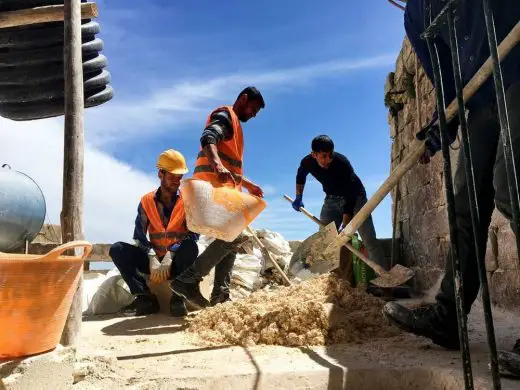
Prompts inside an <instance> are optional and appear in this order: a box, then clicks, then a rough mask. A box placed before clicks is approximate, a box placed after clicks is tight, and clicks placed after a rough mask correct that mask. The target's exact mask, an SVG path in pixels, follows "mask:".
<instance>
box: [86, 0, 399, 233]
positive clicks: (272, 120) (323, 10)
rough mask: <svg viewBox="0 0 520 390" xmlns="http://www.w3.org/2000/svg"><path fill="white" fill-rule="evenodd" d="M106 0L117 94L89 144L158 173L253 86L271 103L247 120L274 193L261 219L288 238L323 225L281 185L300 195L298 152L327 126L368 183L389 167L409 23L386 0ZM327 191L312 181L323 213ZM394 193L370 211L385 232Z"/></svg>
mask: <svg viewBox="0 0 520 390" xmlns="http://www.w3.org/2000/svg"><path fill="white" fill-rule="evenodd" d="M97 3H98V6H99V9H100V17H99V22H100V24H101V27H102V32H101V34H100V36H99V37H100V38H101V39H103V40H104V43H105V50H104V54H105V55H106V56H107V58H108V61H109V67H108V70H109V71H110V72H111V74H112V85H113V87H114V89H115V91H116V96H115V98H114V99H113V100H112V101H111V102H109V103H107V104H105V105H103V106H101V107H99V108H96V109H91V110H87V111H88V115H87V120H86V139H87V142H89V144H90V145H93V147H95V148H97V149H99V150H101V151H102V152H104V153H106V154H109V155H110V156H112V157H114V158H115V159H117V160H119V161H121V162H123V163H125V164H128V165H129V166H131V167H132V168H133V169H136V170H140V171H144V172H147V173H150V174H153V173H154V171H155V167H154V163H155V160H156V158H157V155H158V154H159V153H160V152H161V151H163V150H165V149H167V148H174V149H177V150H180V151H181V152H182V153H183V154H184V155H185V156H186V158H187V160H188V161H189V163H190V169H193V162H194V157H195V155H196V153H197V152H198V149H199V137H200V134H201V131H202V128H203V124H204V121H205V119H206V116H207V115H208V113H209V111H210V110H211V109H212V108H214V107H216V106H218V105H221V104H232V103H233V101H234V99H235V97H236V95H237V93H238V92H239V91H240V90H241V89H242V88H243V87H244V86H246V85H248V84H253V85H255V86H256V87H257V88H259V89H260V90H261V92H262V94H263V95H264V98H265V101H266V108H265V110H263V111H261V112H260V114H259V115H258V116H257V117H256V118H255V119H253V120H251V121H249V122H248V123H247V124H245V125H244V130H245V137H246V146H245V162H244V164H245V172H246V176H248V177H249V178H250V179H252V180H253V181H255V182H257V183H259V184H260V185H262V186H263V187H264V189H265V190H266V195H267V196H266V199H267V201H268V203H269V206H268V208H267V209H266V210H265V211H264V213H263V214H262V215H261V216H260V217H259V219H258V220H257V221H256V223H255V226H256V227H266V228H269V229H272V230H277V231H279V232H281V233H282V234H283V235H284V236H286V238H290V239H296V238H304V237H305V236H306V235H308V234H310V233H312V232H313V231H314V230H315V229H316V227H315V226H314V225H313V223H312V222H311V221H308V220H306V219H305V217H304V216H303V215H299V214H297V213H296V212H294V211H292V209H291V208H290V205H289V204H288V203H287V202H286V201H284V200H283V199H281V196H282V195H283V193H288V194H290V195H291V196H292V195H294V181H295V172H296V169H297V167H298V164H299V161H300V159H301V158H302V157H303V156H305V155H306V154H307V153H308V152H309V151H310V142H311V140H312V138H313V137H314V136H316V135H318V134H328V135H329V136H331V137H332V139H333V140H334V142H335V144H336V150H337V151H338V152H340V153H343V154H345V155H346V156H347V157H348V158H349V159H350V160H351V162H352V164H353V166H354V169H355V170H356V172H357V174H358V175H359V176H360V178H361V180H362V181H363V182H364V183H365V186H366V188H367V191H368V192H369V194H370V193H372V192H373V191H374V190H375V189H376V188H377V187H378V185H380V184H381V182H382V181H383V180H384V179H385V177H386V176H387V175H388V173H389V161H390V145H391V140H390V137H389V130H388V123H387V110H386V108H385V107H384V104H383V86H384V80H385V77H386V75H387V74H388V72H390V71H392V70H394V68H395V65H394V64H395V60H396V58H397V55H398V53H399V50H400V48H401V44H402V41H403V37H404V29H403V21H402V18H403V14H402V11H400V10H398V9H397V8H395V7H392V6H391V5H390V4H389V3H387V2H386V1H383V0H377V1H376V0H365V1H363V2H353V1H348V2H345V1H339V0H338V1H336V0H334V1H327V2H323V3H322V2H318V1H292V0H290V1H272V0H264V1H262V2H247V1H238V0H233V1H226V2H215V1H209V0H204V1H190V2H173V1H171V0H162V1H158V0H154V1H151V0H148V1H143V0H139V1H137V0H130V1H104V0H103V1H98V2H97ZM322 4H323V5H322ZM324 4H326V6H324ZM129 185H131V183H129ZM322 200H323V192H322V189H321V185H320V184H319V183H317V182H315V181H314V180H308V183H307V187H306V190H305V196H304V203H305V205H306V206H307V208H308V209H310V210H311V211H312V212H314V213H315V214H317V215H319V211H320V207H321V203H322ZM390 204H391V202H390V199H389V197H388V198H387V199H386V200H385V201H384V203H383V204H382V205H381V206H380V207H379V208H378V209H377V210H376V211H375V212H374V220H375V224H376V230H377V231H378V236H379V237H390V236H391V221H390V215H391V213H390Z"/></svg>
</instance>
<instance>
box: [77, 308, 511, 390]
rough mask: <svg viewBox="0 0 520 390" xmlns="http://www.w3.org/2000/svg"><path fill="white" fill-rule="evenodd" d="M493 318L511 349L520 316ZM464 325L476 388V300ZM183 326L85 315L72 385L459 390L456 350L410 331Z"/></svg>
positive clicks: (481, 381)
mask: <svg viewBox="0 0 520 390" xmlns="http://www.w3.org/2000/svg"><path fill="white" fill-rule="evenodd" d="M494 316H495V328H496V333H497V342H498V345H499V348H505V349H510V348H511V346H512V345H513V343H514V341H515V339H516V338H517V337H520V332H519V331H518V330H519V329H518V324H520V318H519V317H517V316H515V315H513V314H511V313H506V312H503V311H500V310H498V309H495V311H494ZM469 326H470V333H469V335H470V342H471V348H472V364H473V375H474V377H475V387H476V388H481V389H488V388H491V384H490V377H491V375H490V372H489V371H488V368H487V345H486V336H485V331H484V326H483V314H482V310H481V308H480V307H479V306H477V307H475V308H474V310H473V312H472V315H471V318H470V324H469ZM185 328H186V323H185V322H184V321H183V320H176V319H173V318H171V317H169V316H167V315H164V314H158V315H152V316H148V317H138V318H120V317H119V318H118V317H110V316H103V317H97V318H90V319H86V320H85V322H84V323H83V329H82V339H81V342H80V344H79V345H78V355H79V361H80V362H81V363H82V365H83V367H84V373H85V374H86V377H85V378H84V379H83V380H81V381H79V382H78V383H77V384H76V385H75V386H74V388H75V389H107V388H111V389H114V388H123V387H126V388H129V387H130V388H138V389H162V388H164V389H167V388H168V389H171V388H178V389H187V388H190V389H202V388H222V389H225V388H231V387H235V388H275V387H276V388H278V389H279V388H316V389H317V388H320V389H321V388H323V389H336V388H345V387H348V388H349V389H358V388H359V389H361V388H366V389H369V388H370V389H412V388H413V389H416V388H417V389H425V388H446V389H451V388H453V389H458V388H463V385H462V382H461V381H462V370H461V364H460V354H459V352H449V351H445V350H443V349H441V348H439V347H436V346H435V345H433V344H431V343H430V342H429V341H428V340H426V339H423V338H419V337H414V336H411V335H404V334H403V335H400V336H397V337H394V338H391V339H383V340H373V341H368V342H366V343H364V344H356V345H335V346H330V347H309V348H287V347H267V346H257V347H254V348H243V347H213V348H202V347H199V346H197V345H194V344H193V342H192V340H191V337H190V335H189V334H187V333H186V332H185V331H184V329H185ZM346 367H347V368H348V370H347V369H345V368H346ZM347 373H348V374H347ZM295 378H296V379H295ZM289 379H290V382H287V384H286V386H284V385H283V383H284V382H283V381H284V380H289ZM376 379H377V380H379V382H377V381H376ZM425 381H427V382H428V383H426V382H425ZM376 382H377V383H376ZM273 383H276V386H273ZM237 386H238V387H237ZM270 386H272V387H270ZM287 386H288V387H287ZM502 387H503V388H504V389H519V388H520V381H512V380H505V379H504V380H502Z"/></svg>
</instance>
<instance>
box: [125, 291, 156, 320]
mask: <svg viewBox="0 0 520 390" xmlns="http://www.w3.org/2000/svg"><path fill="white" fill-rule="evenodd" d="M158 311H159V301H158V300H157V297H156V296H155V295H152V294H142V295H137V296H136V297H135V298H134V300H133V301H132V303H130V304H129V305H127V306H125V307H123V308H122V309H121V313H122V314H123V315H125V316H129V317H131V316H145V315H148V314H154V313H157V312H158Z"/></svg>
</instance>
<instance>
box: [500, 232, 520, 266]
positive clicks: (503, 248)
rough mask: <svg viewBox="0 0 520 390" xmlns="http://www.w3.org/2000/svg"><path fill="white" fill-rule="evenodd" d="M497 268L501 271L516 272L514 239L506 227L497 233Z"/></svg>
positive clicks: (516, 258)
mask: <svg viewBox="0 0 520 390" xmlns="http://www.w3.org/2000/svg"><path fill="white" fill-rule="evenodd" d="M497 247H498V254H497V259H498V267H499V268H500V269H503V270H518V269H520V267H519V264H518V254H517V249H516V238H515V235H514V233H513V231H512V230H511V229H510V228H509V226H508V225H506V226H503V227H502V228H500V229H499V230H498V231H497Z"/></svg>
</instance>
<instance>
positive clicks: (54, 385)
mask: <svg viewBox="0 0 520 390" xmlns="http://www.w3.org/2000/svg"><path fill="white" fill-rule="evenodd" d="M75 358H76V351H75V349H74V348H72V347H67V348H64V347H62V346H61V345H58V347H57V348H56V349H55V350H53V351H51V352H47V353H43V354H41V355H37V356H31V357H27V358H23V359H16V360H7V361H6V360H3V361H0V389H2V390H27V389H38V390H46V389H49V390H61V389H71V388H72V385H73V374H74V362H75Z"/></svg>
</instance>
